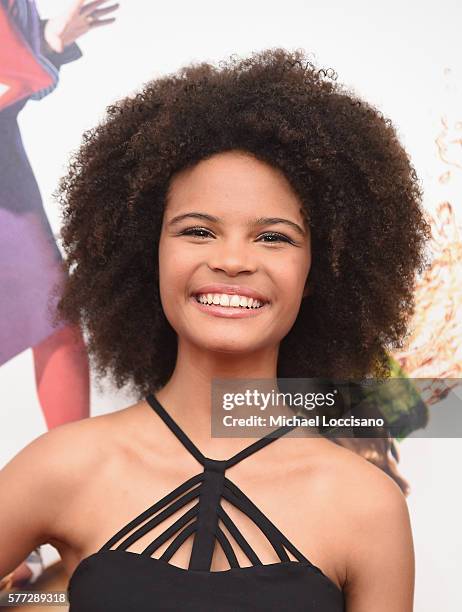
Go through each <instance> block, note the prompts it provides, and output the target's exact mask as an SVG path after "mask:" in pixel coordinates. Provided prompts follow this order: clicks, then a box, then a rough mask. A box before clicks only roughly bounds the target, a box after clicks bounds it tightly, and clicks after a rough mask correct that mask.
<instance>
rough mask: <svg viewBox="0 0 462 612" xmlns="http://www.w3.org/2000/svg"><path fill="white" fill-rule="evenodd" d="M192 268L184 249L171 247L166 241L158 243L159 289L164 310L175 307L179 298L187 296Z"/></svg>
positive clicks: (192, 265)
mask: <svg viewBox="0 0 462 612" xmlns="http://www.w3.org/2000/svg"><path fill="white" fill-rule="evenodd" d="M193 268H194V264H193V261H192V259H191V257H188V256H187V253H185V250H184V249H180V248H178V246H175V248H172V247H170V245H169V244H168V242H167V243H164V244H162V243H161V244H160V245H159V290H160V296H161V301H162V304H163V306H164V310H165V309H166V308H167V307H168V308H169V309H170V308H175V305H176V304H178V300H179V299H181V298H182V297H184V298H187V293H188V291H189V282H190V279H191V277H192V271H193Z"/></svg>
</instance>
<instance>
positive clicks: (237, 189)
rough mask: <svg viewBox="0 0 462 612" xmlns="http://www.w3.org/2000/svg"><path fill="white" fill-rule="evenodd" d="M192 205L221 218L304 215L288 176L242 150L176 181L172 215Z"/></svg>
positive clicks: (206, 162)
mask: <svg viewBox="0 0 462 612" xmlns="http://www.w3.org/2000/svg"><path fill="white" fill-rule="evenodd" d="M191 206H194V207H195V208H196V209H198V210H199V209H200V210H202V211H204V212H210V213H211V214H217V215H220V216H226V215H228V216H231V215H232V214H233V213H234V214H240V215H244V216H253V215H255V214H256V213H261V214H262V215H263V214H265V215H270V214H276V213H277V214H280V213H282V212H285V213H287V214H292V215H297V216H299V218H300V215H301V213H300V212H299V209H300V207H301V202H300V200H299V198H298V196H297V194H296V193H295V192H294V191H293V189H292V187H291V186H290V183H289V182H288V180H287V179H286V177H285V176H284V174H283V173H282V172H281V171H280V170H278V169H277V168H274V167H273V166H271V165H269V164H267V163H265V162H263V161H260V160H258V159H256V158H254V157H253V156H252V155H250V154H247V153H245V152H240V151H227V152H224V153H219V154H216V155H214V156H213V157H210V158H209V159H206V160H202V161H200V162H199V163H198V164H196V165H195V166H194V167H192V168H188V169H186V170H183V171H181V172H179V173H178V174H177V175H175V176H174V177H173V178H172V180H171V182H170V187H169V192H168V197H167V211H168V213H169V215H174V214H177V213H178V212H182V211H183V210H184V209H186V208H189V207H191Z"/></svg>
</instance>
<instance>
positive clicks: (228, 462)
mask: <svg viewBox="0 0 462 612" xmlns="http://www.w3.org/2000/svg"><path fill="white" fill-rule="evenodd" d="M146 401H147V402H148V404H149V405H150V406H151V408H152V409H153V410H154V411H155V412H156V413H157V414H158V415H159V416H160V418H161V419H162V420H163V421H164V423H165V424H166V425H167V427H168V428H169V429H170V430H171V431H172V433H173V434H174V435H175V436H176V437H177V438H178V440H179V441H180V442H181V443H182V444H183V446H184V447H185V448H186V449H187V450H188V451H189V452H190V453H191V455H193V456H194V457H195V459H197V461H199V463H201V464H202V465H203V466H204V467H210V466H213V465H215V466H220V467H221V469H223V470H225V469H227V468H229V467H231V466H232V465H235V464H236V463H238V462H239V461H242V459H245V458H246V457H248V456H249V455H252V454H253V453H256V452H257V451H258V450H260V449H261V448H263V447H265V446H267V445H268V444H270V443H271V442H274V440H277V439H278V438H280V437H282V436H284V435H285V434H286V433H288V432H289V431H292V429H295V428H296V427H297V425H283V426H282V427H278V428H277V429H275V430H274V431H273V432H272V433H270V434H267V435H266V436H263V438H260V439H259V440H256V441H255V442H253V443H252V444H250V445H249V446H247V447H246V448H243V449H242V450H241V451H239V452H238V453H236V454H235V455H233V456H232V457H230V458H229V459H225V460H217V459H209V458H208V457H206V456H205V455H203V454H202V453H201V451H200V450H199V449H198V448H197V446H196V445H195V444H194V443H193V442H192V440H191V439H190V438H189V437H188V436H187V435H186V434H185V432H184V431H183V430H182V429H181V427H180V426H179V425H178V424H177V423H176V422H175V421H174V420H173V419H172V417H171V416H170V415H169V414H168V412H167V411H166V410H165V408H164V407H163V406H162V404H161V403H160V402H159V400H158V399H157V398H156V396H155V395H154V394H153V393H150V394H149V395H147V397H146ZM219 471H221V470H219Z"/></svg>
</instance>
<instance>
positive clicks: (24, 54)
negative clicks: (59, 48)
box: [0, 5, 54, 110]
mask: <svg viewBox="0 0 462 612" xmlns="http://www.w3.org/2000/svg"><path fill="white" fill-rule="evenodd" d="M0 40H1V44H0V110H3V109H4V108H6V107H7V106H10V104H14V103H15V102H17V101H18V100H21V99H23V98H26V97H28V96H30V95H31V94H33V93H35V92H36V91H39V90H41V89H44V88H46V87H49V86H50V85H52V84H53V82H54V80H53V77H52V75H51V74H50V73H49V72H47V71H46V70H45V69H44V68H43V67H42V65H41V64H40V62H39V61H38V60H37V58H36V57H35V55H34V54H33V52H32V51H31V49H30V48H29V45H28V44H27V42H26V41H25V40H24V38H23V36H22V35H21V33H20V32H19V31H18V29H17V28H16V26H15V24H14V23H13V22H12V20H10V19H9V18H8V15H7V14H6V12H5V9H4V8H3V7H2V6H1V5H0ZM5 86H6V87H7V89H5Z"/></svg>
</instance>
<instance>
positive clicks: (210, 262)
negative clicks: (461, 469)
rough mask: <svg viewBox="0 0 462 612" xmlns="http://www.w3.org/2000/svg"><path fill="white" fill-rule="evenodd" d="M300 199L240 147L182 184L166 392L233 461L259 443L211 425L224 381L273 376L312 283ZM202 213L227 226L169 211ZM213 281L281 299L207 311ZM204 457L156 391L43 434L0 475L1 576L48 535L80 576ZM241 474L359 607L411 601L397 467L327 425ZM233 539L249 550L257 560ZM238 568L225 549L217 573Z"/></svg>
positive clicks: (199, 440) (268, 558)
mask: <svg viewBox="0 0 462 612" xmlns="http://www.w3.org/2000/svg"><path fill="white" fill-rule="evenodd" d="M300 209H301V204H300V201H299V200H298V198H297V196H296V194H295V193H294V192H293V191H292V189H291V187H290V185H289V183H288V182H287V181H286V179H285V178H284V176H283V175H282V174H281V173H280V172H279V171H277V170H275V169H274V168H272V167H270V166H268V165H266V164H264V163H262V162H260V161H257V160H255V159H254V158H252V157H251V156H248V155H244V154H242V153H240V152H236V151H233V152H227V153H221V154H219V155H216V156H214V157H212V158H210V159H209V160H206V161H203V162H201V163H199V164H198V165H197V166H195V167H194V168H193V169H189V170H187V171H183V172H181V173H179V174H178V175H177V176H175V177H174V178H173V180H172V182H171V189H170V192H169V198H168V204H167V208H166V211H165V214H164V220H163V225H162V232H161V240H160V244H159V267H160V276H159V279H160V290H161V300H162V306H163V309H164V312H165V314H166V316H167V318H168V320H169V322H170V323H171V325H172V326H173V327H174V329H175V330H176V332H177V334H178V347H179V350H178V358H177V363H176V367H175V370H174V373H173V376H172V377H171V379H170V380H169V382H168V383H167V385H165V386H164V388H163V389H161V390H160V391H159V392H157V393H156V395H157V398H158V399H159V401H160V402H161V403H162V405H163V406H164V407H165V409H166V410H167V411H168V412H169V414H170V415H171V416H172V417H173V418H174V419H175V420H176V422H177V423H178V424H179V426H180V427H181V428H182V429H183V430H184V431H185V432H187V434H188V435H189V437H190V438H191V439H192V440H193V442H194V443H195V444H196V445H197V446H198V447H199V448H200V449H201V451H202V452H203V454H205V455H206V456H208V457H210V458H215V459H224V458H228V457H230V456H232V455H234V454H235V453H236V452H238V451H239V450H241V449H242V448H245V447H247V446H249V445H250V444H251V443H252V441H253V439H251V438H211V436H210V433H209V431H210V429H209V428H210V417H211V414H210V412H211V406H210V385H211V380H212V378H214V377H221V376H223V377H242V378H268V379H270V380H271V379H274V378H275V377H276V364H277V354H278V347H279V343H280V341H281V339H282V338H283V337H284V335H285V334H286V333H287V332H288V331H289V330H290V328H291V326H292V325H293V322H294V320H295V318H296V316H297V312H298V310H299V308H300V303H301V300H302V299H305V297H306V295H308V294H309V282H308V279H309V270H310V266H311V246H310V233H309V229H308V228H304V226H303V219H302V215H301V210H300ZM191 211H195V212H201V213H205V214H209V215H214V216H216V217H218V218H220V219H221V223H212V222H210V221H205V220H203V219H201V220H199V219H191V218H188V219H184V220H183V221H181V223H178V224H174V225H171V224H170V221H172V220H173V218H174V217H176V216H177V215H180V214H186V213H189V212H191ZM260 216H274V217H281V218H285V219H289V220H290V221H293V222H294V223H296V224H298V225H300V226H301V227H302V228H303V229H304V233H302V234H297V232H295V231H294V230H293V229H290V228H289V227H287V226H285V225H283V224H278V225H271V226H263V227H254V228H250V227H249V226H248V225H247V224H248V222H249V221H251V219H252V218H254V217H260ZM193 226H200V227H201V228H203V229H204V230H207V231H206V232H200V236H206V237H205V238H203V237H202V238H201V237H200V236H197V235H196V236H191V235H185V233H184V230H187V229H188V228H191V227H193ZM268 232H278V233H281V234H284V235H285V236H287V237H288V238H290V239H291V240H293V243H292V242H284V241H281V242H274V240H273V242H271V244H270V241H271V239H268V238H263V239H262V236H264V235H265V234H267V233H268ZM209 282H228V283H230V284H233V283H234V284H239V283H241V284H246V285H248V286H251V287H253V288H255V289H257V290H258V291H260V292H261V293H263V294H264V295H265V296H267V297H268V298H269V300H270V307H269V308H268V309H267V310H266V312H265V313H261V314H260V315H258V316H256V317H253V318H248V319H236V320H230V319H224V318H219V317H213V316H211V315H209V314H206V313H203V312H201V311H199V310H198V309H196V308H195V307H194V305H192V304H191V302H190V301H189V296H190V293H191V292H192V291H193V290H194V289H196V288H197V287H198V285H200V284H203V283H209ZM185 406H187V410H185V408H184V407H185ZM82 448H84V449H85V452H84V453H82ZM172 457H175V461H174V462H172V461H171V458H172ZM201 469H202V467H201V466H200V465H199V464H198V463H197V461H196V460H195V459H194V457H192V456H191V455H190V454H189V453H188V452H187V451H186V449H184V447H182V445H181V444H180V443H179V441H178V440H177V439H176V438H175V437H174V436H173V435H172V433H171V432H170V431H169V430H168V429H167V427H166V425H165V424H164V423H163V422H162V421H161V420H160V419H159V417H158V416H157V415H156V414H155V413H153V411H152V410H151V409H150V407H149V406H148V405H147V403H146V402H145V401H140V402H138V403H137V404H135V405H133V406H129V407H128V408H125V409H124V410H120V411H118V412H115V413H110V414H107V415H103V416H99V417H93V418H90V419H83V420H82V421H79V422H77V423H69V424H66V425H63V426H61V427H58V428H56V429H54V430H53V431H51V432H48V433H46V434H44V435H43V436H41V437H39V438H37V439H36V440H34V441H33V442H32V443H31V444H30V445H29V446H27V447H26V448H25V449H24V450H23V451H21V452H20V453H19V454H18V455H17V456H16V457H15V458H14V459H13V460H12V461H11V462H10V463H9V464H7V466H6V467H5V468H4V469H3V470H2V471H1V472H0V486H2V490H4V491H5V490H8V491H9V495H8V496H6V497H7V498H6V499H5V503H3V504H2V505H1V506H0V542H1V546H0V574H5V573H6V572H8V571H9V570H10V568H12V567H14V566H15V563H16V562H17V561H18V560H19V559H21V558H22V557H24V556H25V555H26V554H27V553H28V552H29V551H30V550H31V549H32V548H33V547H34V546H36V545H37V544H40V543H43V542H50V543H51V544H53V545H54V546H56V548H57V549H58V550H59V552H60V554H61V556H62V559H63V563H64V565H65V567H66V569H67V571H68V572H69V573H71V572H72V571H73V570H74V569H75V567H76V566H77V564H78V563H79V561H80V560H81V559H82V558H84V557H86V556H88V555H90V554H92V553H94V552H96V551H97V550H98V548H99V547H101V546H102V545H103V544H104V543H105V542H106V541H107V540H108V539H109V538H110V537H111V536H112V535H113V534H114V533H115V532H116V531H118V530H119V529H120V528H121V527H122V526H124V525H125V524H126V523H127V522H128V521H130V520H131V519H132V518H133V517H135V516H137V515H138V514H140V513H141V512H142V511H143V510H145V509H146V508H147V507H149V506H150V505H151V504H152V503H154V501H156V500H157V499H160V498H161V497H162V496H164V495H165V494H167V493H168V492H169V491H171V490H172V489H173V488H174V487H176V486H178V485H179V484H180V483H182V482H184V481H185V480H186V478H188V477H190V476H192V475H194V474H196V473H198V472H199V471H201ZM226 475H227V476H228V478H230V479H231V480H233V482H235V483H236V484H237V486H239V487H240V488H241V489H242V490H243V491H244V492H247V493H248V494H249V496H250V497H251V499H252V501H253V502H254V503H255V504H256V505H257V506H258V507H259V508H260V509H261V510H262V511H263V512H264V513H265V514H266V515H267V516H268V517H269V518H270V519H271V520H272V521H273V522H274V523H275V525H276V526H277V527H278V528H279V529H280V530H281V531H282V532H283V533H284V534H285V535H286V536H287V537H288V539H289V540H290V541H291V542H293V544H294V545H295V546H296V547H297V548H298V549H299V550H300V551H301V552H303V553H304V554H305V556H306V557H307V558H308V559H309V560H310V561H311V562H312V563H314V564H315V565H317V566H318V567H319V568H320V569H321V570H322V571H323V572H324V573H325V574H326V576H328V577H329V578H330V580H332V582H334V583H335V584H336V585H337V586H338V587H339V588H342V589H343V591H344V595H345V602H346V610H347V611H348V612H370V611H371V610H374V612H389V611H390V610H393V611H394V612H411V611H412V602H413V584H414V552H413V543H412V535H411V528H410V521H409V515H408V510H407V506H406V502H405V498H404V496H403V494H402V493H401V490H400V489H399V487H398V485H397V484H396V483H395V482H394V481H393V480H392V479H391V478H390V477H388V476H387V475H386V474H385V473H384V472H382V471H381V470H379V469H378V468H377V467H375V466H373V465H372V464H370V463H368V462H367V461H366V460H364V459H363V458H361V457H359V456H357V455H355V454H354V453H353V452H351V451H350V450H348V449H346V448H342V447H340V446H338V445H335V444H333V443H332V442H330V441H329V440H327V439H324V438H322V437H320V436H318V437H292V436H285V437H283V438H280V439H278V440H275V441H273V442H272V443H271V444H269V445H268V446H266V447H265V448H263V449H261V450H260V451H258V452H257V453H255V454H253V455H251V456H250V457H248V458H247V459H246V460H244V461H242V462H240V463H237V464H236V465H234V466H232V467H231V468H229V470H227V472H226ZM153 492H154V493H153ZM191 504H192V503H191ZM31 507H34V513H30V508H31ZM189 507H191V506H190V505H187V506H185V507H184V508H183V509H181V510H180V511H179V513H177V514H175V515H173V517H172V518H171V521H173V520H175V519H176V518H178V517H179V516H180V515H181V514H182V513H183V512H184V511H185V510H187V509H188V508H189ZM224 508H225V510H226V511H227V512H229V514H230V516H231V518H233V519H234V520H235V522H236V524H237V525H238V526H239V527H240V528H241V529H242V531H243V533H244V535H245V537H246V539H247V540H248V541H249V543H250V545H251V546H253V548H254V550H255V551H256V552H257V554H258V555H259V556H260V558H261V559H262V562H263V563H274V562H277V561H278V560H279V559H278V558H277V557H276V556H275V553H274V551H273V550H272V549H271V547H270V545H269V544H268V543H267V542H265V541H264V538H261V537H259V534H258V530H257V529H255V527H254V526H253V524H252V523H251V522H249V521H246V520H245V518H243V517H242V515H241V516H239V513H238V512H236V511H235V510H234V509H233V507H232V506H230V505H228V504H224ZM288 508H291V509H293V508H296V509H297V511H296V512H287V509H288ZM166 526H167V525H166V524H161V525H160V526H159V527H158V528H156V530H154V531H153V532H151V533H150V534H148V536H149V537H148V538H144V539H142V540H140V541H138V542H136V543H135V544H134V545H133V546H132V547H130V549H129V550H131V551H133V552H140V551H141V550H143V548H144V547H145V546H146V545H147V544H148V543H149V542H151V541H152V540H153V539H154V538H155V537H156V535H158V534H159V533H161V532H163V531H164V530H165V528H166ZM167 544H168V543H166V544H165V545H164V547H162V548H159V549H158V551H156V553H155V554H154V556H159V555H160V553H161V552H162V551H163V550H164V548H165V547H166V546H167ZM234 548H235V552H236V555H237V557H238V561H239V563H240V564H241V565H243V566H244V565H249V562H248V560H247V559H246V557H245V556H244V555H243V554H242V553H241V551H240V549H239V548H238V547H237V546H235V547H234ZM189 554H190V541H188V542H186V544H185V545H184V546H182V547H180V549H179V550H178V551H177V553H176V554H175V555H174V556H173V557H172V559H171V563H173V564H174V565H177V566H179V567H183V568H187V564H188V559H189ZM228 567H229V565H228V563H227V561H226V559H225V557H224V556H223V554H222V552H221V549H220V548H218V549H217V554H216V555H215V556H214V559H213V563H212V568H211V569H212V571H220V570H224V569H228Z"/></svg>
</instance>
